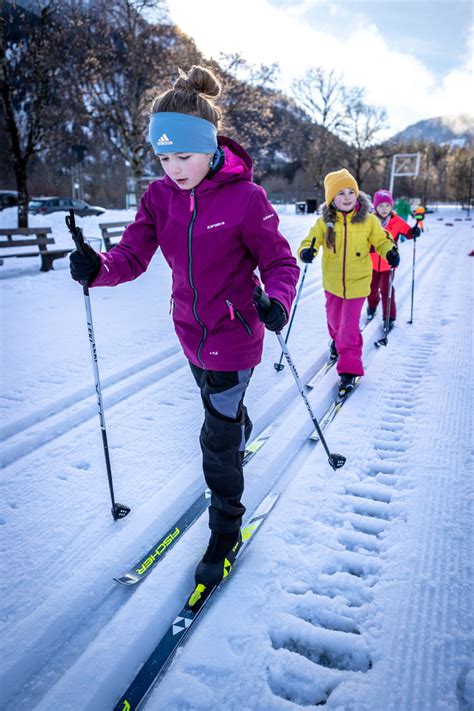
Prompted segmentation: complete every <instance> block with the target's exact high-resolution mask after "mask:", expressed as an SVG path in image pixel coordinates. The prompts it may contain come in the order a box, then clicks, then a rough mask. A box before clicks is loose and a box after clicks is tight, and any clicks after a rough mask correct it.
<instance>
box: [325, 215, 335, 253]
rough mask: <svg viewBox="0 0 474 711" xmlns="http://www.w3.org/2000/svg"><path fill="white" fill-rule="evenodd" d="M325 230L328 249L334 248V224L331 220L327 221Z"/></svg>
mask: <svg viewBox="0 0 474 711" xmlns="http://www.w3.org/2000/svg"><path fill="white" fill-rule="evenodd" d="M327 227H328V228H327V230H326V245H327V247H328V249H334V245H335V244H336V233H335V232H334V225H333V223H332V222H330V223H329V225H328V226H327Z"/></svg>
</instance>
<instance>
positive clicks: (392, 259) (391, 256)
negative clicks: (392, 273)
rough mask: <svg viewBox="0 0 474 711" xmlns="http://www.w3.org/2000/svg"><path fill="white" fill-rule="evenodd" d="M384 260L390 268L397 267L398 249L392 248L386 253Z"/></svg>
mask: <svg viewBox="0 0 474 711" xmlns="http://www.w3.org/2000/svg"><path fill="white" fill-rule="evenodd" d="M385 259H386V260H387V262H388V263H389V264H390V266H391V267H398V265H399V264H400V255H399V254H398V249H397V248H396V247H392V249H391V250H390V252H388V253H387V255H386V256H385Z"/></svg>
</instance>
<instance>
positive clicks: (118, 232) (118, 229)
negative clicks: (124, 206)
mask: <svg viewBox="0 0 474 711" xmlns="http://www.w3.org/2000/svg"><path fill="white" fill-rule="evenodd" d="M132 222H133V220H129V221H128V222H103V223H102V224H99V227H100V231H101V232H102V239H103V240H104V247H105V251H106V252H108V251H109V250H111V249H112V247H115V245H116V244H117V243H118V242H120V240H121V239H122V235H123V233H124V232H125V228H126V227H127V226H128V225H131V224H132Z"/></svg>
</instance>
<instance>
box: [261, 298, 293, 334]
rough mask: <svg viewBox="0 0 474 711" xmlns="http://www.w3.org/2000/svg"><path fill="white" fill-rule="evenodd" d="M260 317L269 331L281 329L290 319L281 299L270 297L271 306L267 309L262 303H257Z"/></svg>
mask: <svg viewBox="0 0 474 711" xmlns="http://www.w3.org/2000/svg"><path fill="white" fill-rule="evenodd" d="M257 311H258V318H259V319H260V321H262V323H264V324H265V327H266V328H268V330H269V331H281V329H282V328H283V326H284V325H285V323H286V322H287V321H288V317H287V315H286V311H285V309H284V308H283V306H282V305H281V304H280V302H279V301H277V300H276V299H270V308H269V309H268V310H265V309H264V308H263V307H262V305H261V304H257Z"/></svg>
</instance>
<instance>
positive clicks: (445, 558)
mask: <svg viewBox="0 0 474 711" xmlns="http://www.w3.org/2000/svg"><path fill="white" fill-rule="evenodd" d="M127 217H128V218H129V219H130V213H126V212H125V211H122V212H120V211H110V213H109V212H108V213H107V214H106V215H105V216H103V217H102V218H84V219H83V220H79V221H78V222H79V223H80V225H81V226H83V227H84V229H85V234H86V236H89V237H98V236H99V231H98V227H97V225H98V222H99V221H101V222H104V221H115V220H118V219H127ZM464 217H465V216H464V213H463V212H461V211H460V210H459V211H456V210H454V209H446V210H444V209H439V210H438V211H437V212H435V213H434V214H431V215H429V216H428V218H427V220H426V226H427V231H426V233H425V234H424V235H423V236H422V237H421V238H420V239H419V240H417V243H416V246H417V252H416V291H415V310H414V323H413V325H408V324H407V323H406V321H407V319H408V318H409V314H410V295H411V269H412V254H413V251H412V250H413V246H412V242H405V243H403V244H401V246H400V251H401V257H402V262H401V265H400V268H399V269H398V271H397V276H396V281H395V287H396V294H397V306H398V311H399V315H398V320H397V325H396V327H395V329H394V330H393V331H392V333H391V334H390V336H389V344H388V347H387V348H381V349H376V348H374V345H373V344H374V340H375V339H376V338H377V337H379V334H380V328H381V325H380V316H379V314H377V317H376V319H375V320H374V322H372V323H371V324H369V326H367V328H365V330H364V334H363V335H364V363H365V367H366V375H365V377H364V378H363V379H362V381H361V383H360V385H359V387H358V388H357V389H356V391H355V392H354V393H353V395H352V396H351V398H350V399H349V400H348V401H347V403H346V405H345V406H344V407H343V408H342V410H341V412H340V413H339V414H338V416H337V417H336V419H335V420H334V422H333V423H332V424H331V425H330V426H329V427H328V429H327V431H326V435H327V440H328V443H329V446H330V449H331V450H332V451H335V452H340V453H342V454H344V455H345V456H346V457H347V463H346V465H345V467H344V468H343V469H340V470H338V471H337V472H334V471H333V470H332V469H331V468H330V467H329V465H328V462H327V457H326V455H325V452H324V450H323V448H322V447H321V445H319V444H315V443H314V442H311V441H310V440H309V439H308V437H309V435H310V434H311V431H312V423H311V421H310V419H309V417H308V414H307V411H306V409H305V406H304V403H303V401H302V399H301V397H300V394H299V393H298V391H297V389H296V387H295V384H294V381H293V379H292V376H291V373H290V372H289V368H288V367H285V369H284V370H283V371H282V372H280V373H277V372H276V371H275V369H274V367H273V364H274V362H275V361H277V360H278V358H279V355H280V352H279V344H278V342H277V340H276V337H275V336H274V335H273V334H271V333H267V335H266V341H265V352H264V360H263V362H262V363H261V365H260V366H259V367H258V368H257V369H256V371H255V374H254V376H253V378H252V381H251V384H250V387H249V390H248V395H247V398H246V403H247V406H248V408H249V412H250V415H251V417H252V420H253V422H254V433H253V435H254V436H255V435H258V434H259V433H260V432H262V431H263V430H264V429H265V428H266V427H267V426H268V425H270V424H271V423H273V425H274V426H273V429H272V431H271V437H270V439H269V440H268V442H267V443H266V444H265V445H264V447H262V449H261V451H259V452H258V454H257V455H256V456H255V457H254V458H253V459H252V460H251V461H250V463H249V464H248V465H247V467H246V468H245V477H246V490H245V495H244V503H245V505H246V507H247V512H248V514H249V515H250V514H251V513H252V511H253V510H254V509H255V507H256V506H257V505H258V503H259V501H261V499H262V498H263V497H264V495H265V494H266V493H267V492H268V491H271V490H275V491H277V492H279V493H280V498H279V500H278V502H277V505H276V507H275V508H274V510H273V511H272V513H271V515H270V516H269V518H268V520H267V521H266V522H265V524H264V526H263V527H262V528H261V530H260V531H259V533H258V535H257V536H256V537H255V540H253V541H252V544H251V546H249V548H248V549H247V550H246V552H245V554H244V555H243V556H242V558H241V559H240V560H238V564H237V565H236V566H235V569H234V572H233V574H232V576H231V577H230V578H229V580H228V582H227V583H226V584H225V586H223V588H222V591H221V592H220V593H219V595H218V597H216V598H215V601H214V603H213V604H212V606H210V608H209V610H208V611H207V612H206V613H205V614H203V616H202V618H201V621H200V623H199V625H198V626H197V627H196V629H195V631H193V633H192V635H191V636H190V638H189V640H188V642H187V643H186V644H185V646H184V647H183V648H182V649H180V651H179V652H178V654H177V655H176V657H175V659H174V661H173V663H172V664H171V666H170V667H169V669H168V671H167V673H166V675H165V676H164V677H163V679H162V680H161V681H160V683H159V684H157V685H156V686H155V688H154V689H153V691H152V693H151V694H150V696H149V698H148V700H147V702H146V704H145V707H146V709H147V710H149V711H162V710H163V709H166V711H185V710H186V711H195V710H196V711H197V710H199V711H204V710H206V711H208V710H209V709H215V710H219V711H220V710H225V711H261V710H262V711H286V710H288V711H290V710H292V711H296V710H297V709H301V708H312V707H314V706H322V705H325V707H326V708H327V709H333V710H334V709H338V711H451V710H454V709H460V710H461V711H467V710H468V709H473V708H474V662H473V651H474V639H473V632H472V630H473V625H472V623H473V609H474V606H473V599H474V598H473V592H474V591H473V587H474V586H473V575H472V543H473V520H474V517H473V510H472V509H473V506H472V504H473V487H472V473H473V443H472V396H471V392H472V376H473V368H472V362H473V358H472V356H473V352H472V312H473V303H472V265H473V262H474V260H473V259H472V258H469V257H468V256H467V255H468V254H469V252H470V251H471V249H472V244H471V242H472V224H473V223H472V222H471V221H467V220H465V219H464ZM14 219H15V218H14V213H13V211H12V210H6V211H4V212H2V213H0V224H1V225H2V226H7V225H12V224H14ZM63 219H64V215H53V216H49V217H43V218H41V217H36V218H33V219H32V223H33V224H38V225H39V224H43V225H48V226H52V228H53V234H54V236H55V237H56V241H57V243H58V244H65V245H69V243H70V241H69V238H68V235H67V233H66V230H65V228H64V227H63ZM313 220H314V217H313V216H312V215H298V216H297V215H295V214H294V213H293V210H292V208H289V207H288V208H285V207H283V208H281V229H282V232H283V233H284V234H285V235H286V236H287V238H288V239H289V241H290V242H291V244H292V246H293V247H294V248H296V246H297V245H298V243H299V241H300V240H301V238H302V237H303V236H305V235H306V233H307V231H308V229H309V227H310V226H311V224H312V223H313ZM55 265H56V266H55V270H54V271H51V272H48V273H41V272H40V271H39V259H37V258H25V259H16V260H15V259H9V260H5V264H4V265H3V266H0V294H1V319H2V333H3V339H2V340H3V353H2V393H1V400H0V405H1V411H2V415H3V416H2V454H1V458H2V464H3V467H4V469H3V474H2V499H1V503H0V524H1V528H0V530H1V532H2V538H1V544H0V545H1V555H2V570H3V575H2V580H1V583H0V593H1V607H0V616H1V623H2V635H1V639H2V642H1V664H0V694H1V696H0V708H2V709H5V710H6V711H7V710H8V711H31V710H33V709H37V710H38V711H46V709H48V711H50V710H51V709H54V710H55V711H69V710H71V711H72V710H74V711H78V709H80V711H107V710H109V709H110V710H111V709H113V708H114V705H115V704H116V703H117V701H118V699H120V697H121V695H122V694H123V692H124V691H125V689H126V688H127V686H128V684H129V683H130V682H131V680H132V679H133V677H134V676H135V674H136V673H137V671H138V670H139V668H140V666H141V665H142V663H143V662H144V661H145V659H146V657H147V656H148V655H149V653H150V652H151V651H152V649H153V648H154V646H155V645H156V643H157V642H158V640H159V639H160V637H161V636H162V634H163V633H164V632H165V630H166V628H167V626H168V625H169V624H170V623H171V622H172V621H173V619H174V618H175V616H176V614H177V612H178V610H179V609H180V607H181V606H182V604H183V603H184V601H185V599H186V595H187V594H188V593H189V591H190V589H192V580H193V571H194V567H195V564H196V562H197V560H198V559H199V558H200V556H201V554H202V551H203V549H204V548H205V546H206V543H207V539H208V528H207V521H206V515H204V516H203V517H201V518H200V519H199V520H198V521H197V522H196V523H195V524H194V526H192V528H191V529H190V530H189V531H188V532H187V533H186V534H185V535H184V537H183V539H182V540H181V541H179V542H178V543H177V544H176V546H175V547H174V548H173V549H172V550H171V551H170V552H169V554H168V555H167V556H166V557H165V558H164V559H163V561H162V562H160V564H159V565H158V566H157V568H156V569H155V570H154V571H153V572H152V573H151V574H150V576H149V577H148V578H147V579H146V580H144V581H143V582H142V583H141V584H139V585H137V586H136V587H134V588H127V587H124V586H121V585H119V584H118V583H116V582H114V580H113V578H114V576H117V575H120V574H121V573H124V572H125V571H126V570H127V569H128V568H129V567H130V565H132V564H133V563H134V561H136V560H137V559H139V558H140V557H141V556H142V555H143V554H144V553H145V552H146V550H147V549H148V548H149V547H150V546H152V545H153V544H154V542H156V541H157V540H159V538H160V536H161V535H162V534H163V533H164V532H165V531H166V530H167V529H168V528H169V527H170V526H172V525H173V522H174V521H175V520H176V519H177V518H178V516H179V515H180V514H181V513H183V512H184V511H185V509H186V508H187V506H188V505H189V504H190V503H191V502H192V501H193V500H194V498H195V497H196V496H197V494H199V493H200V492H201V491H202V489H203V479H202V474H201V463H200V459H201V457H200V450H199V442H198V434H199V430H200V425H201V419H202V406H201V402H200V398H199V395H198V393H197V391H196V387H195V384H194V381H193V379H192V376H191V373H190V371H189V368H188V366H187V363H186V361H185V359H184V357H183V355H182V354H181V351H180V348H179V344H178V342H177V339H176V337H175V335H174V331H173V327H172V323H171V319H170V316H169V314H168V305H169V297H170V274H169V271H168V267H167V265H166V264H165V262H164V260H163V259H162V257H161V256H160V255H159V254H158V255H156V257H155V259H154V260H153V261H152V263H151V265H150V268H149V270H148V272H147V273H146V274H144V275H143V276H142V277H141V278H140V279H139V280H137V281H136V282H132V283H129V284H124V285H121V286H119V287H116V288H114V289H95V290H91V302H92V308H93V315H94V325H95V331H96V341H97V351H98V358H99V369H100V373H101V378H102V386H103V394H104V400H105V418H106V424H107V434H108V438H109V445H110V449H111V460H112V470H113V476H114V484H115V491H116V496H117V500H118V501H120V502H122V503H124V504H127V505H128V506H130V507H131V513H130V515H129V516H128V517H127V518H125V519H124V520H122V521H118V522H114V521H113V520H112V517H111V515H110V498H109V492H108V486H107V478H106V472H105V466H104V461H103V449H102V440H101V436H100V429H99V421H98V416H97V405H96V400H95V393H94V384H93V377H92V370H91V362H90V353H89V344H88V338H87V331H86V323H85V314H84V303H83V296H82V290H81V288H80V286H78V285H77V284H75V283H73V282H72V280H71V279H70V277H69V272H68V261H67V260H66V259H63V260H59V261H57V262H55ZM327 342H328V336H327V331H326V324H325V314H324V294H323V291H322V286H321V270H320V263H319V259H318V260H317V261H316V262H315V264H314V265H312V266H311V267H310V268H309V270H308V274H307V278H306V282H305V285H304V289H303V292H302V298H301V301H300V305H299V307H298V313H297V316H296V319H295V323H294V327H293V332H292V334H291V337H290V340H289V347H290V351H291V354H292V356H293V358H294V360H295V363H296V365H297V368H298V371H299V373H300V375H301V377H302V379H303V380H304V381H305V382H307V381H308V379H309V378H310V377H311V376H312V375H313V374H314V373H315V372H317V370H318V369H319V368H320V366H321V365H322V363H323V362H324V361H325V359H326V354H327ZM336 382H337V375H336V373H335V370H334V369H333V370H332V371H330V372H329V373H328V374H327V375H326V376H325V378H324V379H323V380H322V381H321V382H320V384H319V385H318V386H317V387H316V388H314V390H312V391H311V392H309V391H308V397H309V400H310V403H311V405H312V407H313V408H314V411H315V413H316V415H317V416H318V417H321V416H322V415H323V413H324V412H325V410H326V408H327V407H328V406H329V404H330V403H331V402H332V400H333V399H334V394H335V386H336Z"/></svg>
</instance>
